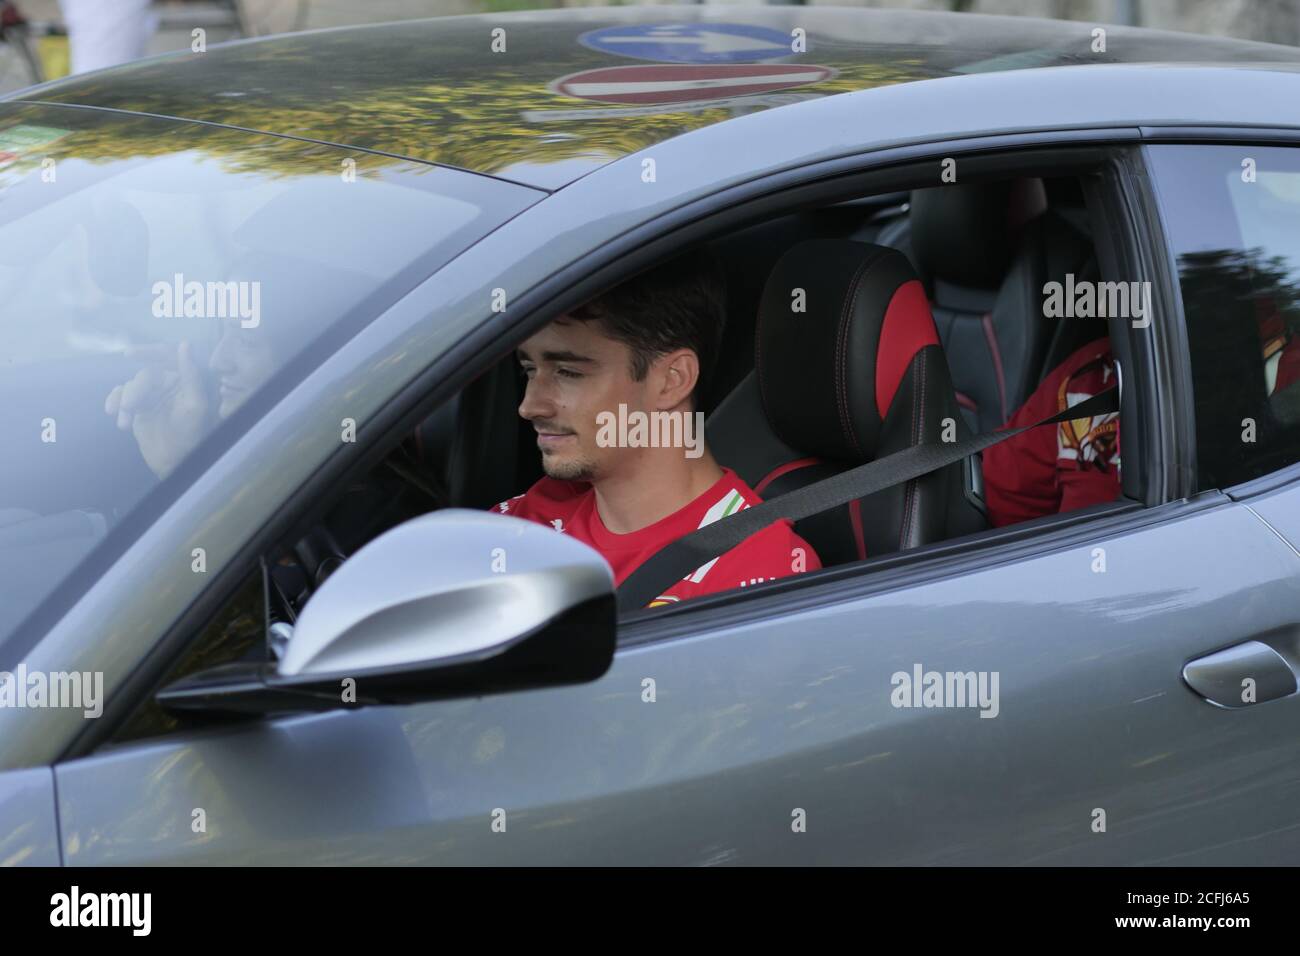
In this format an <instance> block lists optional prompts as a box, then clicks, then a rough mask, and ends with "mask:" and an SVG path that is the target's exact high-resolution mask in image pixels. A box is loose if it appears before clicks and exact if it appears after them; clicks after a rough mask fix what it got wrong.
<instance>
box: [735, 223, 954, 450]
mask: <svg viewBox="0 0 1300 956" xmlns="http://www.w3.org/2000/svg"><path fill="white" fill-rule="evenodd" d="M801 301H802V303H803V307H804V311H796V309H797V308H798V307H799V304H800V302H801ZM938 344H939V336H938V333H937V332H936V330H935V325H934V318H933V317H932V316H931V314H930V306H929V303H928V302H927V301H926V298H925V290H924V289H923V288H922V286H921V283H920V281H919V280H918V279H917V277H916V273H915V272H913V271H912V267H911V265H910V264H909V263H908V261H907V259H906V258H905V257H904V256H903V255H902V253H900V252H898V251H896V250H894V249H888V248H885V247H884V246H874V245H870V244H868V243H862V242H852V241H850V240H847V239H812V240H809V241H807V242H802V243H800V244H799V245H797V246H794V247H793V248H791V249H790V250H789V251H788V252H786V253H785V255H783V256H782V257H781V258H780V259H779V260H778V261H777V263H776V265H775V266H774V267H773V269H772V273H771V275H770V276H769V277H768V280H767V285H766V286H765V287H764V289H763V296H762V299H761V300H760V301H759V312H758V330H757V334H756V336H755V347H754V366H755V369H756V371H757V376H758V384H759V393H760V395H761V397H762V401H763V411H764V413H765V414H766V416H767V420H768V422H769V423H770V424H771V427H772V430H773V431H774V432H775V433H776V435H777V437H778V438H780V439H781V440H782V441H783V442H785V443H786V444H787V445H789V446H791V447H792V448H797V449H801V450H802V451H804V452H805V453H807V454H813V455H817V456H820V457H823V458H832V459H838V460H842V461H869V460H871V459H872V458H874V457H875V449H876V446H877V443H878V441H879V438H880V430H881V423H882V421H883V419H884V418H885V416H886V414H887V413H888V411H889V407H890V405H891V404H892V403H893V401H894V396H895V395H896V394H897V392H898V389H899V385H900V384H901V383H902V381H903V378H904V376H905V375H907V374H908V370H909V367H910V366H911V363H912V358H913V357H914V356H915V355H916V353H917V352H918V351H920V350H921V349H922V348H923V347H925V346H926V345H938Z"/></svg>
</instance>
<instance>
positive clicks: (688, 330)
mask: <svg viewBox="0 0 1300 956" xmlns="http://www.w3.org/2000/svg"><path fill="white" fill-rule="evenodd" d="M722 322H723V303H722V284H721V277H720V276H719V275H718V273H717V271H716V268H715V267H714V266H713V265H712V263H708V262H706V261H704V260H700V259H696V258H687V259H679V260H675V261H674V262H671V263H669V264H667V265H665V266H661V267H660V268H658V269H655V270H653V271H651V272H649V273H645V274H643V275H641V276H637V277H636V278H634V279H632V280H630V281H629V282H626V283H624V284H623V285H621V286H619V287H618V288H616V289H614V290H612V291H610V292H609V293H607V294H605V295H604V296H601V297H600V298H598V299H596V300H594V301H592V302H590V303H588V304H586V305H585V306H583V307H581V308H579V309H576V310H574V311H573V312H570V313H568V314H567V315H563V316H560V317H559V318H558V319H556V320H555V321H553V322H552V323H551V324H550V325H548V326H546V327H545V328H543V329H542V330H541V331H539V332H538V333H537V334H535V335H533V336H532V337H531V338H529V339H528V340H526V341H525V342H524V343H523V344H522V345H521V346H520V348H519V350H518V358H519V363H520V365H521V366H522V367H523V369H524V373H525V374H526V375H527V377H528V385H527V389H526V392H525V394H524V400H523V402H522V404H520V406H519V414H520V415H521V416H522V417H524V418H525V419H527V420H528V421H530V422H532V424H533V427H534V428H535V429H536V431H537V445H538V448H539V449H540V450H541V453H542V467H543V469H544V470H545V472H546V477H545V478H542V479H541V480H540V481H538V482H537V483H536V484H535V485H533V486H532V487H531V488H530V489H528V491H527V492H525V493H524V494H522V495H518V496H516V497H514V498H511V499H509V500H507V501H503V502H501V503H500V504H498V505H497V506H496V508H495V510H496V511H498V512H499V513H501V514H508V515H514V516H517V517H521V518H527V519H529V520H532V521H537V522H540V523H542V524H548V525H550V526H551V527H553V528H554V529H555V530H556V531H557V532H559V533H561V534H567V535H570V536H571V537H575V538H577V539H579V540H580V541H584V542H586V543H587V544H589V545H591V546H592V547H593V548H595V549H596V550H597V551H599V552H600V553H601V554H602V555H603V556H604V557H605V559H606V560H607V561H608V562H609V564H610V566H611V568H612V569H613V571H614V580H615V583H616V584H622V582H623V580H624V579H625V578H627V576H628V575H629V574H631V573H632V572H633V571H634V570H636V568H638V567H639V566H640V565H641V564H642V563H644V562H645V561H646V560H647V559H648V558H649V557H650V556H651V555H653V554H655V552H657V551H659V550H660V549H661V548H663V547H664V546H665V545H667V544H669V543H671V542H673V541H675V540H677V539H678V538H680V537H682V536H684V535H687V534H689V533H690V532H692V531H694V530H696V529H697V528H702V527H704V526H705V525H707V524H710V523H711V522H714V521H717V520H719V519H721V518H725V517H727V516H728V515H731V514H735V513H736V512H737V511H741V510H743V509H745V508H748V507H750V506H752V505H756V504H758V503H759V502H760V501H761V500H762V499H760V498H759V496H758V495H757V494H755V492H754V490H753V489H752V488H750V487H749V486H748V485H747V484H745V482H744V481H742V480H741V479H740V478H739V477H738V476H737V475H736V473H735V472H733V471H732V470H731V469H729V468H723V467H721V466H720V465H719V464H718V463H717V461H715V460H714V458H713V456H712V455H711V454H710V453H709V450H708V448H707V447H706V446H705V444H704V415H703V413H702V412H700V411H698V410H697V408H696V400H695V396H696V395H697V394H699V393H700V388H699V385H700V381H701V378H702V375H703V373H704V371H705V370H706V369H708V368H709V367H710V366H711V364H712V362H713V359H714V356H715V354H716V352H717V350H718V347H719V345H718V343H719V339H720V335H721V329H722ZM820 567H821V562H820V560H819V559H818V557H817V553H816V552H815V551H814V550H813V548H812V546H811V545H809V544H808V542H806V541H805V540H803V538H801V537H799V536H798V535H797V534H795V532H794V528H793V525H792V524H791V522H789V521H780V522H777V523H775V524H773V525H770V526H768V527H767V528H765V529H763V530H762V531H759V532H756V533H755V534H753V535H751V536H750V537H749V538H747V539H745V540H744V541H743V542H741V543H740V544H739V545H737V546H736V547H735V548H732V549H731V550H730V551H728V552H726V553H725V554H723V555H720V556H719V557H716V558H714V559H713V560H712V561H709V562H708V563H706V564H704V565H703V566H701V567H699V568H697V569H696V570H695V571H693V572H692V573H691V574H689V575H687V576H686V577H685V578H683V579H682V580H681V581H678V582H677V583H676V584H674V585H672V586H671V587H669V588H667V589H666V590H665V591H664V593H663V594H661V595H660V596H659V597H658V598H656V599H655V600H654V601H652V602H651V603H650V605H649V606H650V607H656V606H662V605H666V604H671V603H674V602H677V601H682V600H686V599H687V598H692V597H697V596H699V595H702V594H712V593H715V592H718V591H725V590H729V589H731V588H737V587H748V586H749V585H752V584H759V583H761V582H763V581H770V580H773V579H775V578H781V577H786V576H789V575H791V574H799V573H801V572H804V571H814V570H816V569H818V568H820Z"/></svg>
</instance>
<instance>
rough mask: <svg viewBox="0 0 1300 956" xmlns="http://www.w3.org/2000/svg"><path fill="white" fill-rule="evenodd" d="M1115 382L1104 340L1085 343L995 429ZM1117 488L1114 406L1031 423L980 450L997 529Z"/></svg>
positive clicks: (1106, 496) (1045, 414)
mask: <svg viewBox="0 0 1300 956" xmlns="http://www.w3.org/2000/svg"><path fill="white" fill-rule="evenodd" d="M1115 383H1116V382H1115V362H1114V358H1113V356H1112V355H1111V351H1110V339H1108V338H1103V339H1098V340H1096V341H1095V342H1089V343H1088V344H1087V345H1085V346H1084V347H1083V348H1081V349H1079V350H1078V351H1077V352H1075V353H1074V354H1073V355H1071V356H1070V357H1069V358H1067V359H1066V360H1065V361H1064V362H1062V363H1061V364H1060V365H1058V366H1057V367H1056V368H1054V369H1053V370H1052V371H1051V372H1050V373H1049V374H1048V376H1047V377H1046V378H1045V379H1043V381H1042V382H1041V383H1039V386H1038V388H1037V389H1035V390H1034V393H1033V394H1032V395H1030V396H1029V398H1028V400H1026V402H1025V404H1023V405H1021V406H1020V408H1018V409H1017V410H1016V411H1015V413H1014V414H1013V415H1012V416H1011V418H1010V420H1009V421H1008V422H1007V423H1006V424H1005V425H1003V426H1002V429H999V431H1001V430H1003V429H1008V428H1019V427H1021V426H1023V425H1032V424H1033V423H1034V422H1038V421H1042V420H1043V419H1044V418H1050V417H1051V416H1052V415H1055V414H1056V413H1057V412H1062V411H1064V410H1065V409H1067V408H1069V407H1070V406H1071V405H1077V404H1078V403H1079V402H1082V401H1084V400H1085V399H1088V398H1091V397H1092V396H1094V395H1096V394H1097V393H1098V392H1103V391H1105V390H1106V389H1108V388H1110V387H1111V386H1113V385H1115ZM1119 494H1120V482H1119V414H1118V413H1117V412H1108V413H1106V414H1104V415H1097V416H1095V417H1093V418H1079V419H1075V420H1074V421H1068V422H1061V423H1060V424H1058V425H1055V426H1048V425H1044V426H1043V427H1042V428H1031V429H1030V430H1029V431H1027V432H1024V433H1022V434H1020V435H1017V436H1016V437H1015V438H1008V439H1007V440H1006V441H1004V442H1002V443H1001V444H998V445H994V446H993V447H992V448H989V449H986V450H985V452H984V498H985V501H986V502H987V504H988V508H989V519H990V521H991V522H992V524H993V527H995V528H1000V527H1002V526H1003V525H1009V524H1015V523H1016V522H1018V521H1028V520H1029V519H1030V518H1037V517H1039V516H1040V515H1046V514H1056V513H1057V512H1061V511H1073V510H1075V509H1076V508H1084V507H1086V506H1088V505H1092V504H1097V503H1098V502H1102V501H1114V500H1115V499H1116V498H1118V497H1119Z"/></svg>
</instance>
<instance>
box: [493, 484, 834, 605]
mask: <svg viewBox="0 0 1300 956" xmlns="http://www.w3.org/2000/svg"><path fill="white" fill-rule="evenodd" d="M762 500H763V499H761V498H759V496H758V495H757V494H756V493H755V492H754V490H753V489H752V488H750V487H749V485H747V484H745V482H743V481H741V480H740V478H739V477H738V476H737V475H736V473H735V472H734V471H732V470H731V469H730V468H724V469H723V475H722V477H721V478H719V479H718V481H717V482H716V483H715V484H714V485H713V487H711V488H710V489H709V490H708V491H706V492H704V494H702V495H700V496H699V497H698V498H696V499H695V500H694V501H692V502H691V503H690V504H688V505H686V507H684V508H682V509H680V510H679V511H676V512H674V513H673V514H670V515H668V517H666V518H662V519H660V520H659V521H656V522H655V523H654V524H652V525H649V526H647V527H645V528H642V529H641V530H639V531H633V532H631V533H629V534H615V533H614V532H612V531H610V530H609V529H608V528H606V527H605V523H604V522H603V521H601V520H600V512H599V511H598V510H597V509H596V493H595V492H594V491H593V490H592V488H591V485H589V484H587V483H585V482H573V481H556V480H555V479H553V478H543V479H542V480H541V481H539V482H537V484H535V485H533V486H532V487H531V488H529V489H528V491H527V492H525V493H524V494H522V495H517V496H515V497H514V498H511V499H510V500H509V501H503V502H501V503H500V504H498V505H497V506H496V508H495V510H496V511H497V512H499V513H501V514H509V515H514V516H516V517H519V518H527V519H528V520H530V521H536V522H538V523H539V524H549V525H550V526H551V527H553V528H554V529H555V530H556V531H558V532H560V533H561V534H567V535H571V536H573V537H575V538H577V539H578V540H579V541H583V542H585V543H587V544H589V545H591V546H592V547H593V548H595V549H596V550H597V551H599V552H600V553H601V555H602V556H603V557H604V558H605V560H606V561H608V562H609V564H610V567H611V568H613V570H614V583H615V584H616V585H618V584H622V583H623V581H624V579H626V578H627V576H628V575H629V574H631V573H632V572H633V571H635V570H636V569H637V568H638V567H640V566H641V564H642V563H643V562H644V561H646V560H647V559H648V558H649V557H650V556H651V555H653V554H654V553H655V552H657V551H659V550H660V549H661V548H663V547H664V546H665V545H667V544H669V543H671V542H673V541H676V540H677V539H678V538H681V537H684V536H685V535H688V534H690V533H691V532H692V531H694V530H696V529H697V528H703V527H704V526H705V525H706V524H712V523H713V522H714V521H717V520H718V519H719V518H725V517H726V516H727V515H730V514H735V513H736V512H737V511H743V510H744V509H745V508H748V507H750V506H751V505H756V504H759V503H760V502H761V501H762ZM821 566H822V565H821V561H820V560H819V559H818V557H817V552H816V551H814V550H813V549H812V545H810V544H808V542H807V541H805V540H804V539H803V538H801V537H799V535H797V534H795V533H794V527H793V525H792V524H791V522H790V521H788V520H786V521H778V522H776V523H775V524H772V525H770V526H768V527H767V528H764V529H763V530H762V531H758V532H755V533H754V534H752V535H750V536H749V537H748V538H746V539H745V540H744V541H742V542H741V543H740V544H738V545H736V547H734V548H732V549H731V550H730V551H728V552H727V553H726V554H724V555H722V556H721V557H717V558H714V559H713V560H712V561H710V562H709V563H708V564H705V565H703V566H702V567H699V568H696V569H695V570H694V571H693V572H691V573H690V574H688V575H687V576H686V577H684V578H683V579H682V580H680V581H678V582H677V583H676V584H674V585H673V586H672V587H670V588H669V589H668V590H667V591H665V592H664V593H663V594H661V595H660V596H659V597H657V598H655V600H653V601H651V602H650V604H649V605H648V606H649V607H660V606H662V605H665V604H671V603H673V602H675V601H684V600H686V599H687V598H693V597H699V596H700V595H702V594H715V593H717V592H718V591H728V590H730V589H732V588H737V587H740V588H743V587H747V586H749V585H751V584H758V583H760V582H762V581H772V580H775V579H776V578H783V577H787V576H789V575H791V574H800V573H802V572H804V571H816V570H817V569H818V568H820V567H821Z"/></svg>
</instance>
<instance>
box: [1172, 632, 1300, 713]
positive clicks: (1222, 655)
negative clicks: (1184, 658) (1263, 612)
mask: <svg viewBox="0 0 1300 956" xmlns="http://www.w3.org/2000/svg"><path fill="white" fill-rule="evenodd" d="M1183 680H1185V681H1187V686H1189V687H1190V688H1191V689H1192V690H1194V691H1196V693H1198V694H1200V695H1201V696H1202V697H1204V698H1205V699H1206V700H1208V701H1209V702H1210V703H1212V704H1216V705H1217V706H1219V707H1229V708H1233V709H1240V708H1242V707H1249V706H1251V705H1252V704H1259V703H1263V702H1264V701H1266V700H1277V698H1279V697H1287V696H1289V695H1291V694H1294V693H1295V692H1296V677H1295V671H1293V670H1292V669H1291V665H1290V664H1288V663H1287V661H1286V658H1284V657H1283V656H1282V655H1281V654H1279V653H1278V652H1277V651H1275V650H1273V648H1271V647H1269V646H1268V645H1267V644H1265V643H1263V642H1262V641H1246V642H1245V643H1243V644H1237V645H1236V646H1234V647H1228V648H1225V649H1224V650H1221V651H1215V652H1214V653H1213V654H1207V655H1205V656H1204V657H1198V658H1197V659H1196V660H1194V661H1190V662H1188V663H1187V664H1185V665H1184V666H1183ZM1248 682H1251V683H1248Z"/></svg>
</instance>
